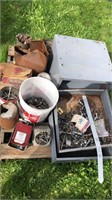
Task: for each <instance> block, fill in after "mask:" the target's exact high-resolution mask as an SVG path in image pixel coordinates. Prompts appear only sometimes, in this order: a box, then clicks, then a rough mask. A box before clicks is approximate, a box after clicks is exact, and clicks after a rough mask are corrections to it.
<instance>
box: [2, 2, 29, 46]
mask: <svg viewBox="0 0 112 200" xmlns="http://www.w3.org/2000/svg"><path fill="white" fill-rule="evenodd" d="M31 5H32V0H23V1H22V0H20V1H18V0H17V1H11V0H10V1H1V43H2V44H4V43H7V42H9V41H10V43H14V42H15V36H16V34H18V33H19V32H22V33H29V32H30V30H29V24H28V20H27V14H28V12H29V10H30V7H31Z"/></svg>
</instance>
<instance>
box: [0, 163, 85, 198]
mask: <svg viewBox="0 0 112 200" xmlns="http://www.w3.org/2000/svg"><path fill="white" fill-rule="evenodd" d="M12 162H17V163H18V164H19V166H20V170H19V171H18V172H16V173H14V174H13V175H12V176H11V177H10V179H9V180H8V181H7V182H6V183H5V184H4V185H3V187H2V199H49V197H50V196H52V195H53V196H54V197H55V198H56V196H57V197H58V195H59V194H56V193H57V191H56V189H55V186H56V184H57V182H59V181H61V179H62V178H63V177H64V176H65V175H67V174H68V172H69V170H70V168H71V167H70V164H67V165H64V164H51V161H50V160H49V159H36V160H24V161H12ZM60 191H61V189H60ZM55 192H56V193H55ZM60 193H61V192H60ZM62 196H63V194H62ZM67 196H68V195H67ZM78 197H79V196H78ZM78 197H77V198H78ZM68 198H69V196H68ZM74 198H75V196H74ZM80 198H81V196H80Z"/></svg>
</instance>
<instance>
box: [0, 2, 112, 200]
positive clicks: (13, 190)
mask: <svg viewBox="0 0 112 200" xmlns="http://www.w3.org/2000/svg"><path fill="white" fill-rule="evenodd" d="M111 9H112V4H111V2H110V1H107V0H28V1H27V0H26V1H22V0H21V1H11V0H9V1H3V0H2V1H1V22H2V25H1V43H2V44H1V47H0V50H1V54H0V55H1V56H0V62H3V61H6V54H7V46H8V44H14V43H15V35H16V34H18V33H19V32H22V33H28V34H30V35H31V36H32V37H33V38H34V39H39V38H42V39H47V38H53V37H54V34H56V33H58V34H63V35H69V36H74V37H81V38H88V39H95V40H101V41H104V42H106V44H107V48H108V50H109V51H110V52H112V42H111V41H112V31H111V30H112V29H111V27H112V18H111V17H112V16H111ZM111 166H112V162H111V161H108V160H106V161H104V182H103V184H100V183H99V182H98V174H97V162H96V161H88V162H84V163H83V162H79V163H60V164H53V163H51V161H50V159H34V160H31V159H29V160H8V161H5V162H3V161H2V162H1V170H0V175H1V179H0V183H1V199H14V200H16V199H22V200H23V199H97V200H100V199H111V198H112V193H111V192H112V180H111V177H112V171H111Z"/></svg>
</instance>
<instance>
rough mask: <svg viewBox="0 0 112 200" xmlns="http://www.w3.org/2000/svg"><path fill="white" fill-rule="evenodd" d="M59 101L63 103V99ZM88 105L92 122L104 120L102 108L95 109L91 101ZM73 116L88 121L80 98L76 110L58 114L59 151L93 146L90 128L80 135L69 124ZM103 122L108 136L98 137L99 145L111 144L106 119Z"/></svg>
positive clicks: (73, 125)
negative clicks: (76, 115)
mask: <svg viewBox="0 0 112 200" xmlns="http://www.w3.org/2000/svg"><path fill="white" fill-rule="evenodd" d="M60 101H61V102H64V97H61V98H60ZM89 105H90V108H91V113H92V116H93V120H94V121H96V120H100V119H102V118H104V110H103V107H101V106H100V107H99V108H96V107H95V103H94V102H93V101H89ZM59 106H60V105H59ZM58 108H59V107H58ZM75 114H79V115H81V116H83V117H84V118H86V119H87V120H88V116H87V113H86V109H85V106H84V103H83V100H82V99H81V98H80V99H79V100H77V107H76V109H71V110H70V111H69V112H66V111H64V112H63V113H59V112H58V124H59V140H60V150H64V149H71V148H82V147H90V146H94V145H95V142H94V138H93V134H92V131H91V128H90V127H89V128H88V129H87V130H86V132H85V133H82V132H80V131H79V130H78V128H77V127H75V123H73V122H71V119H72V117H73V116H74V115H75ZM104 121H105V127H106V130H107V131H108V132H109V136H107V137H99V140H100V143H101V145H103V144H111V143H112V136H111V133H110V128H109V125H108V122H107V120H106V119H104Z"/></svg>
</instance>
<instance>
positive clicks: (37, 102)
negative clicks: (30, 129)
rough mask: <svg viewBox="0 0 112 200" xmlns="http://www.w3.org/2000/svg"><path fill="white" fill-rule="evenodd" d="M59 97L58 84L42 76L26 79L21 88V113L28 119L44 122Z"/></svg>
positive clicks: (34, 121)
mask: <svg viewBox="0 0 112 200" xmlns="http://www.w3.org/2000/svg"><path fill="white" fill-rule="evenodd" d="M58 98H59V94H58V90H57V88H56V86H55V85H54V84H53V83H52V82H51V81H49V80H47V79H45V78H41V77H32V78H29V79H27V80H25V81H24V82H23V83H22V84H21V86H20V90H19V102H20V110H21V111H20V115H21V116H22V117H23V118H24V119H26V120H27V121H30V122H33V123H37V122H42V121H44V120H45V119H46V117H47V116H48V115H49V113H50V111H51V110H52V109H53V108H54V107H55V105H56V104H57V101H58Z"/></svg>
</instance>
